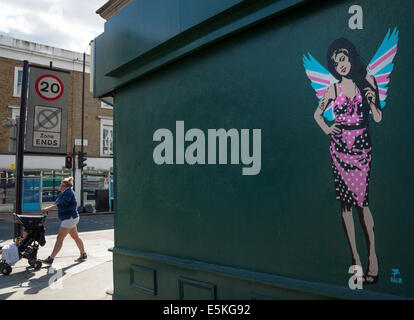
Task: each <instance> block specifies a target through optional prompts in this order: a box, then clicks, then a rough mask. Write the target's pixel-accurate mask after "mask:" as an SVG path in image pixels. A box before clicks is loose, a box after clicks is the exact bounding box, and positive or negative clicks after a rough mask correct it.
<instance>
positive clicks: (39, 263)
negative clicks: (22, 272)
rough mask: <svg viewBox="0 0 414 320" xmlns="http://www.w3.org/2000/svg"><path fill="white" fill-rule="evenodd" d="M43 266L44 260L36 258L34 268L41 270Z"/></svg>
mask: <svg viewBox="0 0 414 320" xmlns="http://www.w3.org/2000/svg"><path fill="white" fill-rule="evenodd" d="M41 267H42V261H40V260H36V261H35V262H34V264H33V268H34V269H35V270H40V268H41Z"/></svg>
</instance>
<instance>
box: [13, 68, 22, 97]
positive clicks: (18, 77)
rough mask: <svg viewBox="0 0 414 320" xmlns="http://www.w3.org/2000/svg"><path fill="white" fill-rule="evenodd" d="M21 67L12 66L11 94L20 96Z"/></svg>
mask: <svg viewBox="0 0 414 320" xmlns="http://www.w3.org/2000/svg"><path fill="white" fill-rule="evenodd" d="M22 81H23V68H22V67H14V86H13V96H14V97H20V96H21V94H22Z"/></svg>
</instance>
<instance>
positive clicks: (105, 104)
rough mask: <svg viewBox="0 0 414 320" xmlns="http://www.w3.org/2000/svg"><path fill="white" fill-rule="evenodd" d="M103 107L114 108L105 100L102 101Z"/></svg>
mask: <svg viewBox="0 0 414 320" xmlns="http://www.w3.org/2000/svg"><path fill="white" fill-rule="evenodd" d="M101 108H103V109H113V107H112V106H111V105H110V104H107V103H105V102H103V101H101Z"/></svg>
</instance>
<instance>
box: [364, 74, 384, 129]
mask: <svg viewBox="0 0 414 320" xmlns="http://www.w3.org/2000/svg"><path fill="white" fill-rule="evenodd" d="M366 79H367V81H368V83H369V84H370V85H371V86H372V88H370V87H367V88H365V89H364V91H365V92H364V93H365V96H366V98H367V100H368V103H369V108H370V109H371V112H372V118H373V119H374V121H375V122H380V121H381V120H382V111H381V109H380V108H378V107H377V103H378V101H379V93H378V87H377V85H376V82H375V78H374V77H373V76H370V75H367V78H366Z"/></svg>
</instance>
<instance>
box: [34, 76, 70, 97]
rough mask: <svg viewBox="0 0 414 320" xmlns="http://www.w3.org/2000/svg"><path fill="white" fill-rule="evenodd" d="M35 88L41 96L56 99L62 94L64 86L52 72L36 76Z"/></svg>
mask: <svg viewBox="0 0 414 320" xmlns="http://www.w3.org/2000/svg"><path fill="white" fill-rule="evenodd" d="M35 89H36V92H37V94H38V95H39V96H40V97H41V98H43V99H45V100H57V99H59V98H60V97H61V96H62V94H63V91H64V89H65V87H64V86H63V83H62V81H61V80H60V79H59V78H58V77H56V76H54V75H52V74H44V75H42V76H40V77H39V78H37V80H36V84H35Z"/></svg>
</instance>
